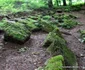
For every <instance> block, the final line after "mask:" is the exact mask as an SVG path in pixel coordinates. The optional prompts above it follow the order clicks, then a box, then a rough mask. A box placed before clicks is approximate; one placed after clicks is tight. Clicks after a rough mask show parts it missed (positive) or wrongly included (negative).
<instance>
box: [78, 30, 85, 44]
mask: <svg viewBox="0 0 85 70" xmlns="http://www.w3.org/2000/svg"><path fill="white" fill-rule="evenodd" d="M79 32H80V39H79V41H80V42H82V43H84V42H85V30H79Z"/></svg>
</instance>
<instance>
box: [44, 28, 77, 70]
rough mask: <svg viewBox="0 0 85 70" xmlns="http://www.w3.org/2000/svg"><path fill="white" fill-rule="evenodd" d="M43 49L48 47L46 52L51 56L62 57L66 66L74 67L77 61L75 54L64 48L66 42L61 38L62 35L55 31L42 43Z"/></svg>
mask: <svg viewBox="0 0 85 70" xmlns="http://www.w3.org/2000/svg"><path fill="white" fill-rule="evenodd" d="M44 47H48V48H47V50H48V51H49V52H50V53H51V54H54V55H55V54H61V55H63V56H64V59H65V62H66V65H69V66H76V65H77V60H76V56H75V54H74V53H73V52H72V51H71V50H70V49H69V48H68V47H67V46H66V41H65V40H64V38H63V37H62V35H61V34H60V33H59V32H57V30H53V31H52V32H50V33H49V34H48V36H47V38H46V39H45V41H44ZM71 70H76V69H71Z"/></svg>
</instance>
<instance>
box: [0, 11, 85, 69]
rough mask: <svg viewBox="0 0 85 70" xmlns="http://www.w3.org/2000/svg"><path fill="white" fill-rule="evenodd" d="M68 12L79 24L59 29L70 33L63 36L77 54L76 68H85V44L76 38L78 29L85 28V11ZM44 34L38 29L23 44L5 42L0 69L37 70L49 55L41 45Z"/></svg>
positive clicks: (0, 58) (0, 55)
mask: <svg viewBox="0 0 85 70" xmlns="http://www.w3.org/2000/svg"><path fill="white" fill-rule="evenodd" d="M68 14H73V15H75V16H77V17H78V19H77V21H78V22H80V23H81V24H80V25H77V26H76V27H74V28H73V29H70V30H68V29H63V28H61V29H60V30H62V31H67V32H68V33H70V34H71V35H66V34H63V37H64V38H65V39H66V41H67V46H68V47H69V48H70V49H71V50H72V51H73V52H74V53H75V55H76V56H77V60H78V66H79V68H78V69H79V70H85V44H83V43H81V42H80V41H79V40H78V39H79V33H78V30H80V29H81V30H83V29H85V12H84V13H83V11H79V12H71V13H68ZM46 36H47V33H45V32H42V31H39V32H34V33H32V35H31V38H30V40H28V41H27V42H26V43H25V44H23V45H19V44H14V43H10V42H5V45H4V47H3V48H2V49H1V50H0V70H37V68H38V67H39V66H43V65H44V63H45V61H46V60H47V59H48V58H50V57H51V55H50V54H49V53H48V52H47V51H46V48H43V47H42V45H43V41H44V39H45V38H46ZM23 47H25V51H20V49H22V48H23Z"/></svg>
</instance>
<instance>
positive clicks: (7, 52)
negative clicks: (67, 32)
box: [0, 32, 50, 70]
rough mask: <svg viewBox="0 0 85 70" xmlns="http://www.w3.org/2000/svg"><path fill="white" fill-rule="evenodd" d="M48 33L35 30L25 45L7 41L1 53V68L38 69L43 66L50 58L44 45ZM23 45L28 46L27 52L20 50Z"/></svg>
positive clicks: (17, 69)
mask: <svg viewBox="0 0 85 70" xmlns="http://www.w3.org/2000/svg"><path fill="white" fill-rule="evenodd" d="M46 35H47V34H46V33H44V32H35V33H33V34H32V35H31V39H30V40H29V41H27V42H26V43H25V44H24V45H18V44H13V43H5V46H4V49H3V50H2V52H1V53H0V55H1V58H0V70H36V68H38V67H39V66H43V65H44V62H45V61H46V60H47V59H48V58H50V55H49V54H48V53H47V52H46V49H45V48H43V47H42V44H43V41H44V39H45V37H46ZM22 47H26V51H25V52H19V49H20V48H22Z"/></svg>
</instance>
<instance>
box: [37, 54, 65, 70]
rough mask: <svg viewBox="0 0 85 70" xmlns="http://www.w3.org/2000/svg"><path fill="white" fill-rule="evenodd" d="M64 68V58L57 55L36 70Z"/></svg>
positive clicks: (63, 69) (60, 69)
mask: <svg viewBox="0 0 85 70" xmlns="http://www.w3.org/2000/svg"><path fill="white" fill-rule="evenodd" d="M63 66H64V58H63V56H62V55H57V56H54V57H51V58H49V59H48V60H47V61H46V62H45V66H44V67H39V68H38V70H65V68H63Z"/></svg>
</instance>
